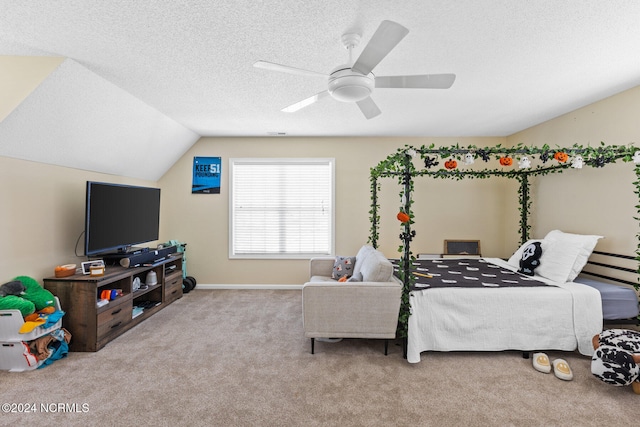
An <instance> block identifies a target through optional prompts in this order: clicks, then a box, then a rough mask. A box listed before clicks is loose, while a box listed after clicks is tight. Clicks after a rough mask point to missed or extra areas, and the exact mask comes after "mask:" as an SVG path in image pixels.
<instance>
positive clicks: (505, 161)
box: [500, 156, 513, 166]
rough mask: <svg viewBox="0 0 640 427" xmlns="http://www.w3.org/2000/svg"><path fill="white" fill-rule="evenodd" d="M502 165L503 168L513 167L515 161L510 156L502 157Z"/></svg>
mask: <svg viewBox="0 0 640 427" xmlns="http://www.w3.org/2000/svg"><path fill="white" fill-rule="evenodd" d="M500 164H501V165H502V166H511V165H512V164H513V159H512V158H511V157H509V156H505V157H500Z"/></svg>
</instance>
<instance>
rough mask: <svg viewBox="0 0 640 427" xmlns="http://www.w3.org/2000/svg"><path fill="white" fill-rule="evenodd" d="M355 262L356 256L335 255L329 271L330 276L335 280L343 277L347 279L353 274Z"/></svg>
mask: <svg viewBox="0 0 640 427" xmlns="http://www.w3.org/2000/svg"><path fill="white" fill-rule="evenodd" d="M355 263H356V257H354V256H337V257H336V260H335V262H334V263H333V272H332V273H331V277H332V278H333V279H336V280H340V279H341V278H343V277H346V278H347V279H348V278H349V277H351V276H353V267H354V264H355ZM345 280H346V279H345Z"/></svg>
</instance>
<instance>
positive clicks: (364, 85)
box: [328, 69, 375, 102]
mask: <svg viewBox="0 0 640 427" xmlns="http://www.w3.org/2000/svg"><path fill="white" fill-rule="evenodd" d="M374 87H375V82H374V80H373V79H372V78H371V77H369V76H363V75H362V74H359V73H354V72H353V71H351V69H346V70H341V71H337V72H334V73H333V74H332V75H331V78H330V79H329V88H328V90H329V93H330V94H331V96H332V97H333V98H334V99H336V100H337V101H341V102H358V101H361V100H363V99H365V98H367V97H368V96H369V95H371V92H373V88H374Z"/></svg>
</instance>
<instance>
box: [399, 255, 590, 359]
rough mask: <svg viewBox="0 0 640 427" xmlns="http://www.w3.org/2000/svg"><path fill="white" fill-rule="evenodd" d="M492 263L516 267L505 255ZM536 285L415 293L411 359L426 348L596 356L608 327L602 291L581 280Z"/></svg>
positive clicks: (409, 346)
mask: <svg viewBox="0 0 640 427" xmlns="http://www.w3.org/2000/svg"><path fill="white" fill-rule="evenodd" d="M485 259H486V260H487V261H489V262H491V263H493V264H497V265H500V266H501V267H504V268H508V269H510V270H516V268H514V267H513V266H511V265H509V264H508V263H507V262H506V261H503V260H501V259H499V258H485ZM536 278H537V279H539V280H541V281H543V282H545V283H552V284H554V285H555V286H548V287H540V286H538V287H531V288H513V287H507V288H498V289H496V288H489V289H476V288H434V289H429V290H426V291H415V292H411V293H410V295H409V303H410V305H411V315H410V316H409V324H408V342H407V361H408V362H410V363H417V362H419V361H420V353H421V352H423V351H502V350H522V351H535V350H565V351H573V350H575V349H576V348H577V349H578V350H579V351H580V353H582V354H584V355H588V356H590V355H591V354H592V353H593V347H592V344H591V338H592V337H593V336H594V335H595V334H598V333H600V332H601V331H602V303H601V301H600V293H599V292H598V291H597V290H596V289H594V288H592V287H589V286H586V285H582V284H579V283H553V282H551V281H550V280H547V279H544V278H542V277H538V276H536Z"/></svg>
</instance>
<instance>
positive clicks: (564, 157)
mask: <svg viewBox="0 0 640 427" xmlns="http://www.w3.org/2000/svg"><path fill="white" fill-rule="evenodd" d="M553 158H554V159H556V160H557V161H559V162H560V163H565V162H566V161H567V160H569V156H568V155H567V153H565V152H563V151H558V152H557V153H556V154H554V155H553Z"/></svg>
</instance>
